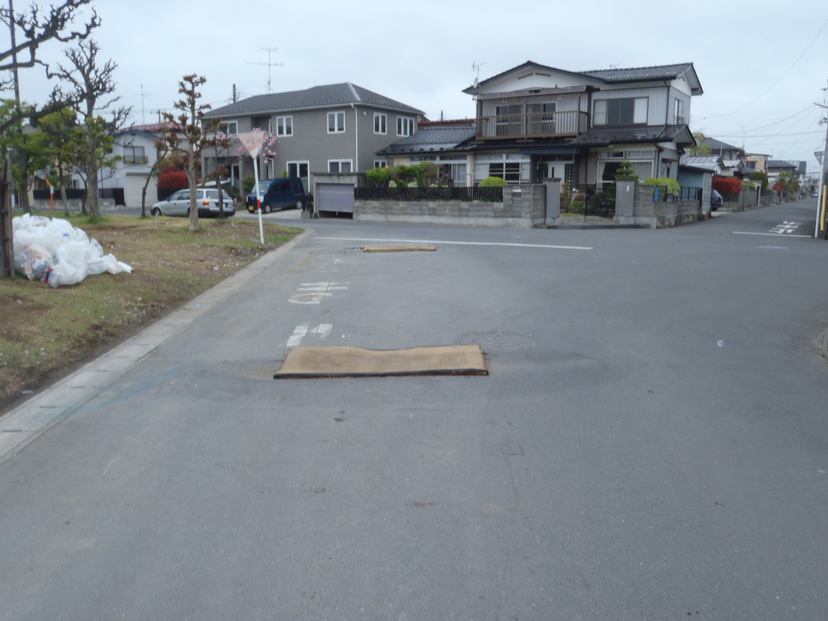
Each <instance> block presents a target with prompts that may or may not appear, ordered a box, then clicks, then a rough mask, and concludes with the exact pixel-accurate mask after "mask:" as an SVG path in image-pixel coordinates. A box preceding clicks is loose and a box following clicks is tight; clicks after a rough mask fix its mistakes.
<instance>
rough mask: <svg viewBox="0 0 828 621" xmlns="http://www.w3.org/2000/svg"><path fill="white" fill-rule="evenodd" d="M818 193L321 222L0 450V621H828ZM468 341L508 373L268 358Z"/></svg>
mask: <svg viewBox="0 0 828 621" xmlns="http://www.w3.org/2000/svg"><path fill="white" fill-rule="evenodd" d="M814 211H815V202H814V200H809V201H802V202H800V203H794V204H790V205H785V206H779V207H768V208H762V209H759V210H755V211H750V212H745V213H740V214H728V215H725V216H723V217H719V218H716V219H714V220H712V221H708V222H704V223H699V224H696V225H692V226H686V227H681V228H676V229H671V230H659V231H650V230H501V229H499V230H489V229H468V228H459V227H425V226H403V225H369V224H361V223H358V222H351V221H340V220H321V221H303V222H302V223H301V224H302V225H304V226H307V227H308V228H309V229H310V230H309V233H308V234H307V235H306V237H304V238H303V239H302V240H300V242H299V243H297V244H295V245H293V246H292V247H290V248H289V249H287V250H286V251H284V252H283V253H282V254H281V255H279V257H278V260H275V261H273V263H272V265H270V266H269V267H268V269H267V270H266V271H262V272H259V273H257V276H256V278H253V279H249V280H247V281H244V282H239V284H237V285H234V286H233V289H232V290H231V291H230V293H229V295H228V296H227V297H226V298H223V299H221V300H218V301H215V302H212V303H210V304H206V303H205V308H204V309H203V310H201V311H200V312H199V313H198V314H197V315H196V317H197V319H196V320H195V321H193V322H188V323H185V324H181V325H180V326H179V327H178V328H177V329H175V330H172V329H171V331H170V335H169V338H166V340H163V341H162V342H161V344H160V345H158V346H157V348H155V349H154V350H153V351H152V352H151V353H149V354H147V355H144V356H142V357H141V359H140V360H139V361H138V362H137V363H135V364H134V365H132V366H131V367H130V368H129V369H128V370H127V371H126V372H124V373H123V374H122V375H120V376H119V378H118V379H117V381H114V382H111V383H108V384H104V385H102V386H101V387H100V388H97V389H95V390H94V391H93V392H92V393H91V394H90V396H89V397H88V398H84V399H82V400H81V401H80V402H79V403H78V405H76V406H72V407H71V408H70V410H71V411H68V412H67V413H66V415H65V416H63V417H61V420H60V421H59V422H58V423H57V424H55V425H54V426H52V427H51V428H50V429H49V430H48V432H46V433H44V434H43V435H41V436H40V437H38V438H37V439H35V440H34V441H32V442H30V443H28V444H27V445H26V446H25V448H24V449H23V450H20V451H18V452H16V453H14V454H12V455H10V456H8V457H7V458H6V459H5V460H4V461H2V462H0V602H2V605H0V619H9V620H15V621H18V620H23V619H57V618H60V619H77V620H84V621H89V620H92V619H116V618H124V619H171V620H172V619H175V620H177V621H180V620H183V619H217V620H218V619H222V620H224V619H360V620H364V619H401V620H402V619H405V620H414V619H475V620H478V619H491V620H496V619H503V620H505V619H520V620H527V619H539V620H540V619H566V620H571V619H630V620H641V619H659V620H661V619H684V618H687V617H688V616H689V617H692V618H707V619H819V618H826V617H828V594H826V593H828V592H826V589H825V585H826V584H828V557H826V554H825V551H824V547H825V542H826V540H827V539H828V513H826V507H827V506H828V407H826V403H828V361H826V360H825V359H824V358H823V357H822V356H821V353H820V350H819V348H818V347H817V345H816V340H817V338H818V337H819V335H820V334H821V333H822V332H823V331H824V330H826V329H828V287H826V285H825V283H826V279H825V269H826V266H827V265H828V242H823V241H817V240H813V239H810V238H809V235H810V234H811V233H812V231H813V212H814ZM274 215H276V214H274ZM274 215H271V216H269V217H270V218H273V219H275V218H274ZM799 235H802V236H801V237H800V236H799ZM410 241H419V242H429V243H432V244H434V245H435V246H436V247H437V251H436V252H429V253H425V252H419V253H384V254H369V253H363V252H361V250H360V249H361V248H362V247H364V246H365V245H368V244H373V243H379V242H383V243H404V242H410ZM456 343H477V344H480V345H481V347H482V348H483V350H484V352H485V354H486V359H487V363H488V366H489V371H490V375H489V376H486V377H419V378H372V379H369V378H363V379H329V380H301V381H290V380H281V381H276V380H273V379H270V378H271V377H272V374H273V372H275V370H276V369H278V367H279V365H280V363H281V361H282V360H284V357H285V356H286V355H287V352H288V350H289V348H290V347H294V346H297V345H300V344H301V345H354V346H360V347H367V348H375V349H396V348H403V347H413V346H421V345H443V344H456Z"/></svg>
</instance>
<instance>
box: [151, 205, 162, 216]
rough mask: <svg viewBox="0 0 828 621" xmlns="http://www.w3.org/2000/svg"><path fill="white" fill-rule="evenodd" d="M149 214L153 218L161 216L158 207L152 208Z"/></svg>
mask: <svg viewBox="0 0 828 621" xmlns="http://www.w3.org/2000/svg"><path fill="white" fill-rule="evenodd" d="M150 213H151V214H152V215H154V216H160V215H161V210H160V209H159V208H158V207H153V208H152V211H151V212H150Z"/></svg>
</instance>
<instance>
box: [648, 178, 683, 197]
mask: <svg viewBox="0 0 828 621" xmlns="http://www.w3.org/2000/svg"><path fill="white" fill-rule="evenodd" d="M644 183H646V184H647V185H654V186H656V187H658V188H661V192H663V193H664V194H665V195H666V196H678V195H679V194H680V193H681V186H680V185H679V182H678V181H676V180H675V179H671V178H670V177H650V178H649V179H646V180H645V181H644Z"/></svg>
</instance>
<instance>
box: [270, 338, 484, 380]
mask: <svg viewBox="0 0 828 621" xmlns="http://www.w3.org/2000/svg"><path fill="white" fill-rule="evenodd" d="M488 374H489V372H488V370H487V369H486V361H485V360H484V359H483V350H482V349H480V346H479V345H445V346H437V347H413V348H411V349H396V350H390V351H382V350H374V349H362V348H361V347H295V348H293V349H292V350H291V351H290V353H289V354H288V356H287V358H286V359H285V363H284V364H283V365H282V368H281V369H279V371H278V372H277V373H276V374H275V375H274V376H273V379H310V378H317V377H382V376H389V375H488Z"/></svg>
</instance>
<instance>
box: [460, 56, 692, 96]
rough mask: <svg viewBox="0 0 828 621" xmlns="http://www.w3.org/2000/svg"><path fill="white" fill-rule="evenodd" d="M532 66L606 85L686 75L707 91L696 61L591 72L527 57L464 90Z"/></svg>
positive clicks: (473, 89)
mask: <svg viewBox="0 0 828 621" xmlns="http://www.w3.org/2000/svg"><path fill="white" fill-rule="evenodd" d="M529 69H533V70H540V71H544V72H556V73H562V74H566V75H571V76H574V77H580V78H582V79H588V80H590V81H594V82H597V83H599V84H600V83H601V82H603V83H604V84H624V83H628V82H650V81H663V80H676V79H678V78H684V79H685V80H687V82H688V83H689V85H690V92H691V93H692V94H693V95H701V94H702V93H703V92H704V91H703V90H702V86H701V82H700V81H699V77H698V75H697V74H696V69H695V67H694V66H693V63H678V64H674V65H658V66H654V67H634V68H630V69H598V70H590V71H566V70H564V69H558V68H556V67H549V66H547V65H541V64H540V63H536V62H534V61H531V60H528V61H526V62H525V63H523V64H522V65H518V66H517V67H513V68H512V69H508V70H507V71H504V72H502V73H499V74H497V75H495V76H492V77H491V78H488V79H486V80H483V81H482V82H480V83H479V84H475V85H474V86H470V87H469V88H467V89H465V90H464V91H463V92H464V93H469V94H474V93H476V92H477V90H478V89H479V88H480V87H481V86H483V85H486V84H490V83H492V82H494V81H495V80H498V79H500V78H502V77H504V76H506V75H509V74H512V73H519V72H524V71H526V70H529Z"/></svg>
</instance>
